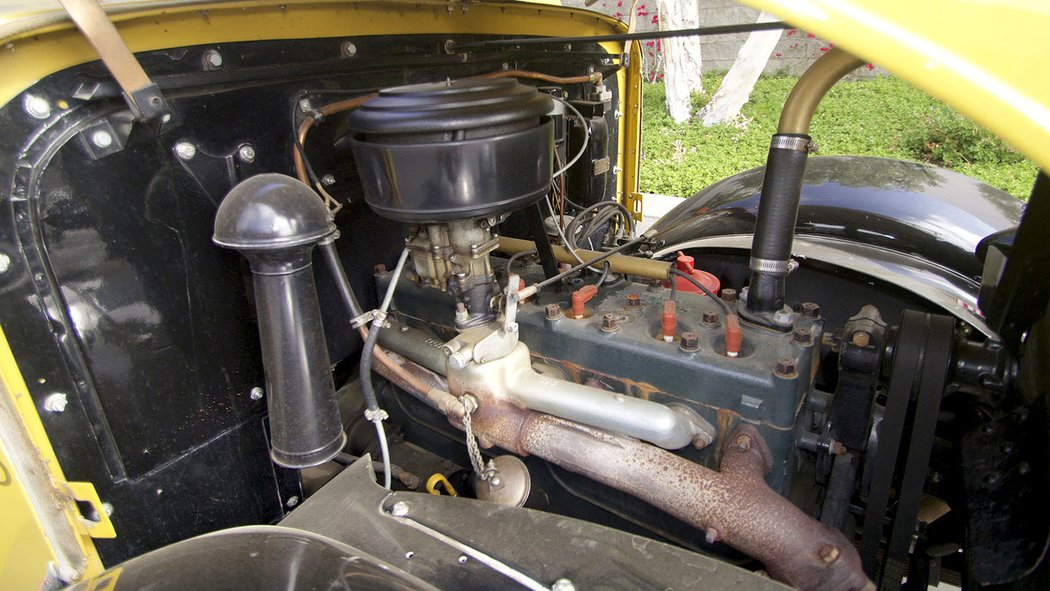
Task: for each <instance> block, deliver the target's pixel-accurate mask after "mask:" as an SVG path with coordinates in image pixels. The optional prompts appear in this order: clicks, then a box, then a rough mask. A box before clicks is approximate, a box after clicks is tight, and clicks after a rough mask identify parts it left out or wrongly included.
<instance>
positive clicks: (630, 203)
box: [618, 43, 643, 221]
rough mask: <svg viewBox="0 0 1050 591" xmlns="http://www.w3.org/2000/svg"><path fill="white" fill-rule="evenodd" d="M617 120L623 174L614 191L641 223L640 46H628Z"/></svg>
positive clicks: (638, 44) (639, 44) (637, 44)
mask: <svg viewBox="0 0 1050 591" xmlns="http://www.w3.org/2000/svg"><path fill="white" fill-rule="evenodd" d="M624 86H625V88H624V89H623V93H622V94H621V95H620V96H622V97H623V100H622V101H621V102H622V105H621V107H620V108H621V109H622V112H623V115H622V116H621V117H620V137H621V138H622V141H621V142H620V149H621V154H620V162H621V163H622V164H620V166H621V167H622V169H623V171H622V174H621V175H620V176H621V177H622V181H621V182H620V184H619V186H618V188H619V191H620V195H621V196H622V198H621V201H622V203H623V205H624V206H625V207H626V208H627V211H629V212H631V215H632V216H633V217H634V219H635V220H637V221H641V220H642V206H643V203H642V195H641V193H639V192H638V183H639V178H640V177H641V166H642V49H641V43H632V44H631V60H630V65H629V67H628V68H627V73H626V79H625V82H624Z"/></svg>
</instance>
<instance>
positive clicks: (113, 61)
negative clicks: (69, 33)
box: [59, 0, 170, 123]
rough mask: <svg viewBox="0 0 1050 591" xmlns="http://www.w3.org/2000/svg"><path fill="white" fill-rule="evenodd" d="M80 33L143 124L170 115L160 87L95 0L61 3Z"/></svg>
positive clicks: (68, 0) (63, 1)
mask: <svg viewBox="0 0 1050 591" xmlns="http://www.w3.org/2000/svg"><path fill="white" fill-rule="evenodd" d="M59 2H60V3H61V4H62V7H63V8H65V9H66V12H67V13H69V17H70V18H71V19H72V20H73V22H74V23H75V24H76V26H77V28H78V29H80V32H81V33H83V34H84V36H85V37H87V40H88V42H89V43H91V46H92V47H94V48H95V51H97V52H98V55H99V57H100V58H102V63H104V64H106V68H107V69H108V70H109V71H110V73H111V74H113V78H114V79H116V81H117V84H119V85H120V89H121V91H122V92H123V94H124V100H125V101H127V103H128V108H129V109H131V113H132V114H133V115H134V116H135V119H137V120H138V121H141V122H143V123H148V122H152V121H160V120H161V119H162V118H163V116H164V115H165V114H168V113H169V112H170V108H169V107H168V103H167V101H165V100H164V95H162V94H161V92H160V88H158V87H157V85H156V84H155V83H154V82H153V81H152V80H150V78H149V76H147V75H146V71H145V70H143V69H142V64H140V63H139V62H138V60H137V59H135V55H134V54H133V53H131V49H129V48H128V46H127V44H126V43H124V40H123V39H122V38H121V37H120V33H118V32H117V27H116V26H114V25H113V23H112V21H110V20H109V17H107V16H106V13H105V11H104V10H102V7H101V6H99V4H98V2H96V1H95V0H59Z"/></svg>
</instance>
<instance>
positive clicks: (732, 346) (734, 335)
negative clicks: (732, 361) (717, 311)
mask: <svg viewBox="0 0 1050 591" xmlns="http://www.w3.org/2000/svg"><path fill="white" fill-rule="evenodd" d="M743 344H744V332H743V331H742V330H740V317H739V316H737V315H736V314H730V315H729V316H726V355H727V356H729V357H736V356H737V355H739V354H740V346H741V345H743Z"/></svg>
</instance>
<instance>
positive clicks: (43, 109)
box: [22, 94, 51, 119]
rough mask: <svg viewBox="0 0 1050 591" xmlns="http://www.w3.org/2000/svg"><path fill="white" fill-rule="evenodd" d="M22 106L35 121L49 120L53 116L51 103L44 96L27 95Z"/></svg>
mask: <svg viewBox="0 0 1050 591" xmlns="http://www.w3.org/2000/svg"><path fill="white" fill-rule="evenodd" d="M22 105H23V107H25V110H26V113H29V116H30V117H33V118H34V119H47V118H48V117H50V116H51V103H49V102H48V101H47V99H46V98H44V97H42V96H36V95H33V94H27V95H26V97H25V99H23V101H22Z"/></svg>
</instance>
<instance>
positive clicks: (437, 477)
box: [427, 472, 458, 497]
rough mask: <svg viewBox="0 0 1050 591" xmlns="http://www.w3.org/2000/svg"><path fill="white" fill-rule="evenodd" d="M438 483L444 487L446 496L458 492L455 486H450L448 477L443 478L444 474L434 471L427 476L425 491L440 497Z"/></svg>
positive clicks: (455, 494) (454, 494) (456, 494)
mask: <svg viewBox="0 0 1050 591" xmlns="http://www.w3.org/2000/svg"><path fill="white" fill-rule="evenodd" d="M438 485H440V486H441V488H444V489H445V493H446V494H447V495H448V496H450V497H455V496H458V493H457V492H456V488H455V487H454V486H452V483H451V482H449V481H448V478H445V475H444V474H442V473H441V472H435V473H433V474H431V475H430V478H427V492H428V493H430V494H432V495H435V496H439V497H440V496H441V491H440V490H438Z"/></svg>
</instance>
